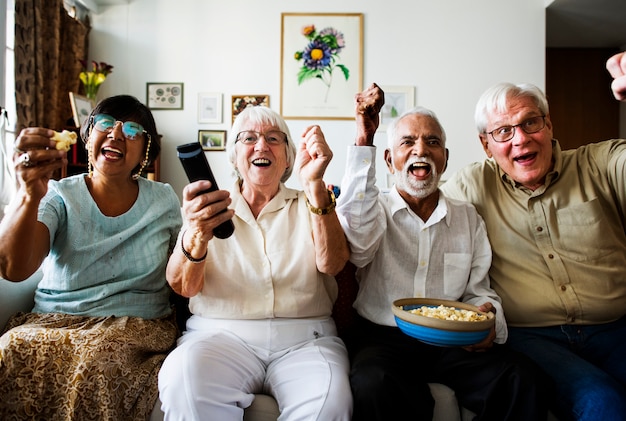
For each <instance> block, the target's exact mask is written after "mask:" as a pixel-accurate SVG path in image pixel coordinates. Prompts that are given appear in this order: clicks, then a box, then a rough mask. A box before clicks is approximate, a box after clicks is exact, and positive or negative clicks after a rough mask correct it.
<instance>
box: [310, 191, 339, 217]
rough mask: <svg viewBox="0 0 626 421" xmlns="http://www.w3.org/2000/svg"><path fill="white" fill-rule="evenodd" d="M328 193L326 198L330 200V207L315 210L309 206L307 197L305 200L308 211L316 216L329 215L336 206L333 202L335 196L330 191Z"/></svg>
mask: <svg viewBox="0 0 626 421" xmlns="http://www.w3.org/2000/svg"><path fill="white" fill-rule="evenodd" d="M327 191H328V198H329V199H330V205H328V206H326V207H325V208H321V209H320V208H316V207H314V206H313V205H311V202H309V198H308V197H307V199H306V207H307V208H309V210H310V211H311V212H312V213H314V214H316V215H328V214H329V213H331V212H332V211H333V210H334V209H335V206H337V202H336V201H335V194H334V193H333V192H332V190H327Z"/></svg>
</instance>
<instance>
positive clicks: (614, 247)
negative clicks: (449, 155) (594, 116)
mask: <svg viewBox="0 0 626 421" xmlns="http://www.w3.org/2000/svg"><path fill="white" fill-rule="evenodd" d="M553 154H554V169H553V171H552V172H550V173H549V174H548V175H547V177H546V182H545V184H544V185H543V186H542V187H541V188H539V189H537V190H535V191H531V190H528V189H526V188H523V187H522V186H520V185H518V184H517V183H516V182H515V181H514V180H512V179H511V178H510V177H508V176H507V175H506V174H504V173H503V172H502V170H501V169H500V168H499V167H498V165H497V164H496V163H495V161H494V160H492V159H488V160H485V161H484V162H481V163H474V164H471V165H469V166H468V167H466V168H464V169H462V170H460V171H459V172H458V173H456V174H454V175H453V176H452V177H451V178H450V179H449V180H448V181H447V182H446V183H445V184H444V185H443V186H442V190H443V191H444V192H445V194H446V195H447V196H448V197H452V198H457V199H462V200H467V201H469V202H471V203H473V204H474V206H476V208H477V209H478V212H479V213H480V214H481V215H482V217H483V219H484V220H485V223H486V225H487V233H488V236H489V240H490V242H491V246H492V249H493V261H492V266H491V269H490V272H489V274H490V276H491V281H492V282H491V286H492V287H493V288H494V289H495V290H496V292H497V293H498V294H499V296H500V297H501V298H502V305H503V307H504V311H505V314H506V318H507V321H508V323H509V325H511V326H526V327H531V326H551V325H561V324H597V323H605V322H610V321H613V320H616V319H618V318H620V317H622V316H623V315H624V314H626V229H625V226H626V220H625V216H624V213H625V210H626V140H608V141H604V142H600V143H596V144H590V145H586V146H582V147H580V148H578V149H576V150H566V151H562V150H561V148H560V146H559V144H558V142H557V141H556V140H555V141H553Z"/></svg>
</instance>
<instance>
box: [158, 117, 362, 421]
mask: <svg viewBox="0 0 626 421" xmlns="http://www.w3.org/2000/svg"><path fill="white" fill-rule="evenodd" d="M227 154H228V157H229V159H230V162H231V164H232V165H233V166H234V168H235V171H236V174H237V181H236V183H235V185H234V187H233V189H231V191H230V193H229V192H228V191H224V190H218V191H214V192H210V193H206V192H205V191H206V190H207V188H208V187H209V185H210V183H209V182H207V181H198V182H195V183H191V184H189V185H187V186H186V187H185V189H184V191H183V213H184V220H185V223H184V225H185V228H184V229H183V231H182V234H181V236H180V238H179V244H178V245H177V246H176V250H175V251H174V254H172V257H171V258H170V261H169V263H168V267H167V278H168V281H169V283H170V285H171V286H172V287H173V289H174V290H175V291H176V292H178V293H179V294H181V295H184V296H186V297H190V310H191V313H192V316H191V318H190V319H189V320H188V321H187V330H186V332H185V333H184V334H183V336H182V338H181V339H180V340H179V343H178V347H177V348H176V349H175V350H174V351H173V352H172V353H171V354H170V355H169V356H168V357H167V359H166V360H165V363H164V364H163V368H162V369H161V372H160V373H159V391H160V397H161V401H162V402H163V406H162V409H163V410H164V412H165V414H166V419H167V420H174V419H175V420H197V419H207V420H220V421H226V420H242V418H243V411H244V408H247V407H248V406H249V405H250V404H251V403H252V401H253V399H254V394H255V393H265V394H269V395H272V396H274V397H275V398H276V400H277V402H278V406H279V409H280V412H281V416H280V419H281V420H305V419H306V420H323V421H331V420H349V419H350V416H351V413H352V398H351V393H350V385H349V381H348V368H349V363H348V357H347V352H346V349H345V347H344V344H343V342H342V341H341V340H340V339H339V338H338V337H337V332H336V328H335V325H334V322H333V320H332V319H331V311H332V306H333V302H334V299H335V298H336V295H337V285H336V281H335V279H334V277H333V275H335V274H336V273H338V272H339V271H340V270H341V269H342V268H343V266H344V265H345V263H346V262H347V259H348V257H349V249H348V246H347V242H346V239H345V237H344V234H343V231H342V230H341V226H340V225H339V221H338V219H337V216H336V214H335V212H334V205H335V199H334V196H333V195H332V193H331V192H330V191H329V190H328V189H327V188H326V184H325V183H324V180H323V176H324V172H325V171H326V167H327V166H328V164H329V162H330V160H331V158H332V152H331V150H330V148H329V146H328V144H327V143H326V140H325V138H324V135H323V133H322V131H321V129H320V128H319V127H318V126H311V127H308V128H306V129H305V130H304V133H303V134H302V139H301V143H300V145H299V146H298V147H296V145H295V144H294V142H293V140H292V139H291V135H290V134H289V129H288V128H287V125H286V123H285V121H284V120H283V119H282V117H281V116H280V115H278V114H277V113H275V112H274V111H272V110H270V109H269V108H266V107H249V108H246V109H245V110H244V111H243V112H241V113H240V114H239V115H238V116H237V119H236V120H235V122H234V124H233V127H232V130H231V138H230V139H229V141H228V142H227ZM294 169H295V171H296V173H297V174H298V175H299V178H300V182H301V184H302V186H303V189H304V191H298V190H294V189H291V188H288V187H286V186H285V184H284V182H285V181H286V180H287V179H288V178H289V176H290V175H291V172H292V170H294ZM228 206H230V207H231V209H228V208H227V207H228ZM230 218H232V221H233V223H234V226H235V231H234V234H233V235H232V236H231V237H229V238H227V239H219V238H215V237H214V235H213V229H214V228H215V227H217V226H218V225H220V224H221V223H222V222H224V221H226V220H228V219H230Z"/></svg>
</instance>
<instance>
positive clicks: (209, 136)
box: [198, 130, 226, 151]
mask: <svg viewBox="0 0 626 421" xmlns="http://www.w3.org/2000/svg"><path fill="white" fill-rule="evenodd" d="M198 142H200V145H202V150H205V151H223V150H225V149H226V130H198Z"/></svg>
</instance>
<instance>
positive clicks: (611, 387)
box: [571, 382, 626, 420]
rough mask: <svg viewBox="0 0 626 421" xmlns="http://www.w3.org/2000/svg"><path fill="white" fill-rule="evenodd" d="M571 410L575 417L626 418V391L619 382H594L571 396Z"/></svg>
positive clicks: (584, 418) (582, 418) (581, 418)
mask: <svg viewBox="0 0 626 421" xmlns="http://www.w3.org/2000/svg"><path fill="white" fill-rule="evenodd" d="M571 407H572V412H573V413H574V414H575V416H576V417H577V419H580V420H587V419H602V420H624V419H626V393H625V391H624V389H623V388H622V387H621V385H619V384H613V383H612V382H611V383H609V384H607V383H596V384H593V385H591V384H590V385H588V387H583V388H581V389H580V390H579V391H578V393H577V394H576V395H575V396H574V397H572V402H571Z"/></svg>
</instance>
